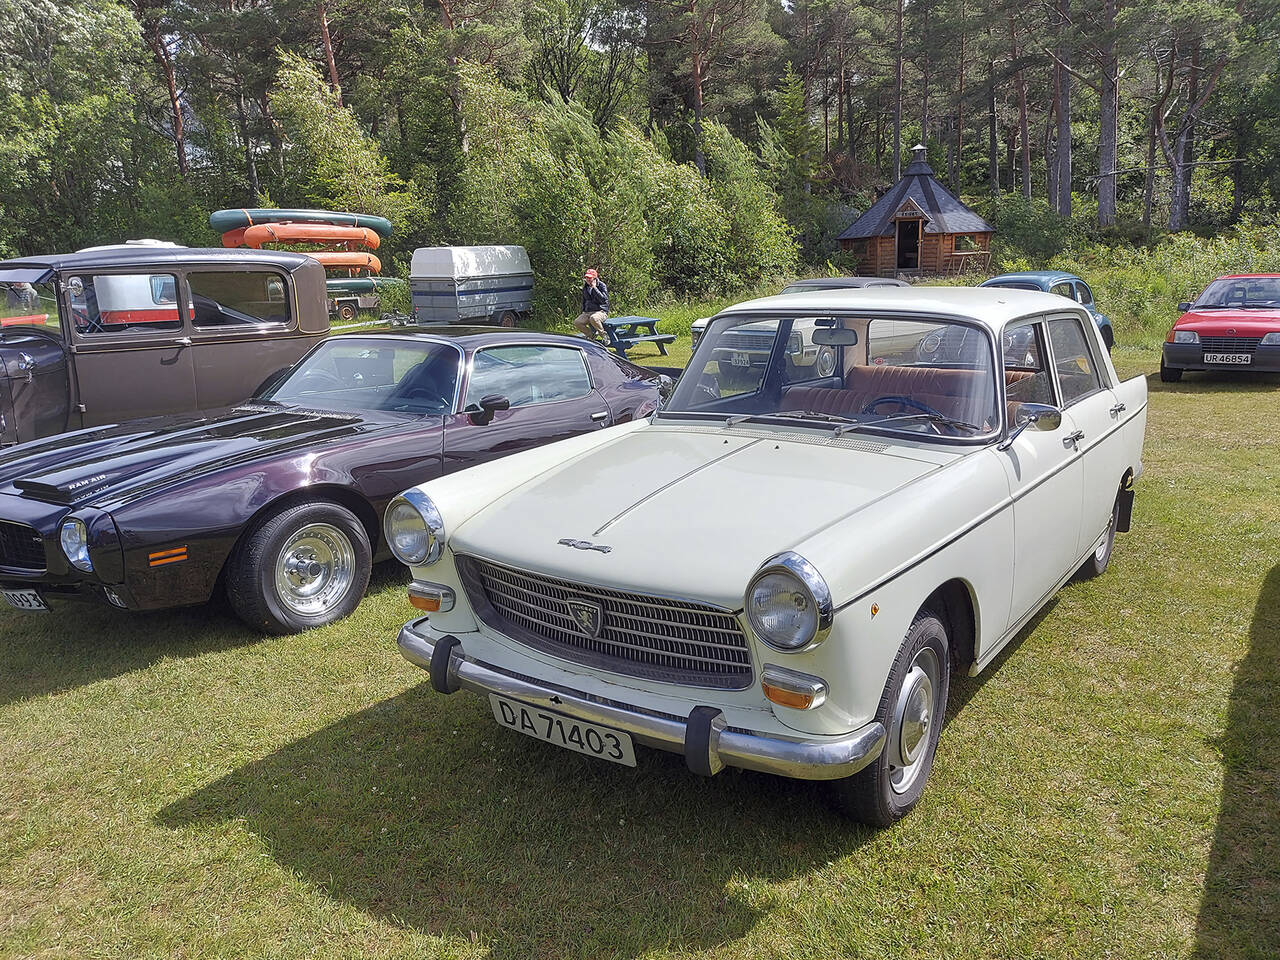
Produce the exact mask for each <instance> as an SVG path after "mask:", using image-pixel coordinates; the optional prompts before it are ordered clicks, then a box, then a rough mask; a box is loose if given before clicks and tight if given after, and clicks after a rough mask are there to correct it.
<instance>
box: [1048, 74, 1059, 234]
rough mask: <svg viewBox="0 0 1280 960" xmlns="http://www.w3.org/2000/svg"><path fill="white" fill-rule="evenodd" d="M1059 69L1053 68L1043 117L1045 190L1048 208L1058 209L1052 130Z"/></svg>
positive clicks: (1054, 126)
mask: <svg viewBox="0 0 1280 960" xmlns="http://www.w3.org/2000/svg"><path fill="white" fill-rule="evenodd" d="M1060 73H1061V71H1060V70H1059V69H1058V67H1057V66H1056V65H1055V66H1054V68H1053V79H1052V84H1053V96H1052V97H1050V99H1049V112H1048V113H1047V114H1045V118H1044V178H1045V191H1046V192H1047V193H1048V195H1049V209H1051V210H1055V211H1056V210H1057V209H1058V145H1057V143H1056V142H1055V141H1054V130H1055V129H1056V120H1057V116H1058V75H1059V74H1060Z"/></svg>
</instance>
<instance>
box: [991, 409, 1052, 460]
mask: <svg viewBox="0 0 1280 960" xmlns="http://www.w3.org/2000/svg"><path fill="white" fill-rule="evenodd" d="M1010 426H1012V427H1013V429H1012V430H1011V431H1010V432H1009V436H1007V437H1006V438H1005V439H1004V440H1002V441H1000V443H999V444H998V446H997V447H996V449H998V450H1008V449H1009V447H1011V446H1012V445H1013V441H1014V440H1016V439H1018V434H1020V433H1022V431H1023V430H1026V429H1028V428H1030V429H1032V430H1057V429H1058V428H1059V427H1060V426H1062V411H1061V410H1059V409H1058V408H1057V407H1052V406H1050V405H1049V404H1047V403H1021V404H1019V405H1018V410H1017V413H1016V414H1014V423H1013V424H1010Z"/></svg>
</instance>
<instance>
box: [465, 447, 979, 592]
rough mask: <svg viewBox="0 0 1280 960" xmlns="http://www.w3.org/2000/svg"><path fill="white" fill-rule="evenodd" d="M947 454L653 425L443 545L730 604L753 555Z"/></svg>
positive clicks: (535, 485) (795, 540)
mask: <svg viewBox="0 0 1280 960" xmlns="http://www.w3.org/2000/svg"><path fill="white" fill-rule="evenodd" d="M959 455H961V454H959V453H956V452H952V451H949V450H942V449H938V450H935V449H931V448H928V447H925V446H924V445H914V444H906V443H894V442H892V441H890V442H884V443H882V442H879V441H876V440H871V439H869V438H867V439H864V438H854V437H844V438H841V439H840V440H833V439H832V438H831V437H830V434H828V433H825V432H824V433H817V432H814V431H800V432H797V431H777V432H775V431H772V430H769V429H761V430H751V429H742V428H729V429H725V428H722V427H719V426H716V427H708V428H703V427H695V426H679V425H673V426H665V425H660V424H655V425H652V426H649V427H647V428H643V429H640V430H636V431H634V432H631V433H628V434H625V435H623V436H621V437H620V438H619V439H618V440H616V441H614V442H612V443H608V444H605V445H603V446H601V447H597V448H594V449H592V450H591V451H589V452H587V453H585V454H583V455H581V456H579V457H575V458H571V459H569V460H568V461H566V462H564V463H562V464H560V465H559V466H558V467H556V468H553V469H552V470H550V471H548V472H546V473H544V474H542V475H541V476H539V477H538V478H537V479H536V480H534V481H532V482H529V483H526V484H524V485H522V486H520V487H518V488H516V489H515V490H514V491H512V492H511V493H508V494H507V495H505V496H503V497H500V498H499V499H498V500H497V501H496V502H494V503H493V504H492V505H490V506H488V507H486V508H483V509H481V510H480V511H479V512H477V513H476V514H473V515H472V516H471V517H469V518H468V519H467V520H466V521H465V522H464V523H462V524H461V525H460V527H459V528H458V529H457V530H456V531H450V532H449V543H450V546H451V548H452V549H453V551H454V552H455V553H460V554H471V555H476V556H481V557H484V558H486V559H489V560H493V561H496V562H499V563H506V564H510V565H512V566H516V567H521V568H527V569H533V570H538V571H540V572H543V573H547V574H550V575H552V576H558V577H563V578H565V579H568V580H574V581H580V582H585V583H591V582H594V583H597V584H602V585H608V586H612V587H618V588H621V589H628V590H634V591H637V592H644V593H655V594H662V595H667V596H686V595H690V596H696V598H697V599H701V600H705V601H708V602H712V603H717V604H720V605H722V606H725V607H729V608H733V609H736V608H739V607H741V605H742V595H743V591H744V589H745V588H746V585H747V581H748V580H749V579H750V577H751V575H752V573H753V572H754V571H755V570H756V569H757V568H758V567H759V566H760V564H761V563H762V562H763V561H764V560H765V559H767V558H768V557H770V556H772V555H773V554H775V553H779V552H781V551H784V550H788V549H793V548H795V547H796V546H797V545H798V544H800V543H801V542H803V541H804V540H805V539H807V538H808V537H810V536H811V535H813V534H814V533H816V532H818V531H819V530H822V529H823V528H825V527H827V526H828V525H830V524H831V523H833V522H835V521H837V520H840V519H842V518H844V517H847V516H848V515H849V514H851V513H854V512H856V511H858V510H862V509H864V508H866V507H868V506H869V505H871V504H873V503H875V502H876V501H878V500H880V499H882V498H884V497H886V496H887V495H889V494H892V493H893V492H894V491H896V490H898V489H900V488H901V487H903V486H904V485H906V484H909V483H911V482H913V481H915V480H917V479H919V478H921V477H923V476H925V475H926V474H929V473H931V472H933V471H935V470H937V469H939V468H940V467H941V466H943V465H944V464H945V463H947V462H950V461H951V460H954V459H955V458H956V457H957V456H959ZM564 541H576V542H577V543H576V545H575V544H573V543H570V544H566V543H564ZM592 547H594V549H593V548H592ZM605 547H607V548H608V551H607V552H605V551H604V549H603V548H605Z"/></svg>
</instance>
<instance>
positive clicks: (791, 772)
mask: <svg viewBox="0 0 1280 960" xmlns="http://www.w3.org/2000/svg"><path fill="white" fill-rule="evenodd" d="M425 622H426V618H425V617H423V618H421V619H418V620H411V621H409V622H408V623H406V624H405V625H404V626H403V627H402V628H401V629H400V636H399V638H398V639H397V643H398V644H399V646H400V653H401V654H403V655H404V658H405V659H406V660H408V661H409V662H410V663H413V664H416V665H417V666H419V667H422V668H423V669H424V670H426V671H428V672H429V673H430V675H431V685H432V686H433V687H434V688H435V689H436V690H438V691H439V692H441V693H453V692H454V691H456V690H460V689H467V690H470V691H472V692H473V693H478V694H482V695H484V694H490V693H496V694H498V695H499V696H503V697H510V698H511V699H513V700H519V701H521V702H523V703H527V704H529V705H531V706H536V707H541V708H542V709H544V710H548V711H551V712H553V713H560V714H564V715H566V716H570V717H574V718H576V719H578V720H584V721H586V722H588V723H597V724H600V725H601V726H605V727H612V728H613V729H614V730H623V731H625V732H627V733H629V734H630V735H631V736H632V738H633V739H635V740H637V741H639V742H640V743H643V744H645V745H647V746H650V747H656V748H658V749H659V750H667V751H670V752H671V753H679V754H682V755H683V756H684V758H685V762H686V763H687V764H688V765H689V769H690V770H692V771H693V772H694V773H699V774H702V775H704V776H711V775H712V774H715V773H718V772H719V771H720V770H722V769H723V768H724V767H741V768H743V769H745V770H758V771H760V772H762V773H772V774H776V775H777V776H781V777H792V778H795V779H798V780H838V779H840V778H841V777H847V776H849V775H851V774H854V773H857V772H858V771H859V770H861V769H862V768H863V767H865V766H866V765H867V764H868V763H870V762H871V761H872V760H874V759H875V758H876V757H878V756H879V755H880V751H881V750H882V749H883V748H884V740H885V731H884V726H883V725H881V724H880V723H877V722H872V723H868V724H867V725H866V726H864V727H860V728H859V729H857V730H854V731H853V732H852V733H847V734H844V735H843V736H839V737H822V738H814V739H812V740H803V741H798V740H782V739H779V738H777V737H770V736H764V735H762V734H756V733H744V732H740V731H737V730H731V729H729V727H728V724H727V722H726V720H725V718H724V714H723V713H721V712H720V710H718V709H717V708H715V707H708V706H695V707H694V708H693V709H692V711H691V712H690V714H689V717H688V719H686V720H680V719H676V718H673V717H670V716H667V715H665V714H655V713H650V712H647V711H645V710H642V709H640V708H639V707H633V706H629V705H627V704H623V703H618V702H616V701H612V700H609V701H606V700H602V699H599V698H596V697H592V696H589V695H587V694H584V693H581V692H579V691H575V690H571V689H568V688H564V687H559V686H556V685H554V684H550V683H546V682H544V681H536V680H532V679H528V678H525V677H523V676H518V675H514V674H510V673H506V672H505V671H503V670H501V669H500V668H498V667H494V666H490V665H488V664H484V663H479V662H477V661H475V660H469V659H467V656H466V654H465V652H464V651H463V649H462V643H461V641H459V640H458V638H457V637H453V636H447V635H446V636H440V637H435V638H432V637H429V636H427V635H426V634H425V633H424V632H423V631H422V630H421V627H422V626H423V625H424V624H425Z"/></svg>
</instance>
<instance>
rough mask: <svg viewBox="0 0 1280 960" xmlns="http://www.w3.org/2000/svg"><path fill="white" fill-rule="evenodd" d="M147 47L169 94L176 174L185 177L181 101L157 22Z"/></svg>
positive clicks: (175, 76) (150, 33) (185, 160)
mask: <svg viewBox="0 0 1280 960" xmlns="http://www.w3.org/2000/svg"><path fill="white" fill-rule="evenodd" d="M147 46H149V47H150V48H151V53H152V55H153V56H154V57H155V58H156V63H158V64H159V65H160V70H161V71H162V72H163V73H164V82H165V87H166V89H167V90H168V93H169V109H170V111H172V114H173V144H174V149H176V150H177V153H178V173H180V174H182V176H184V177H185V176H186V175H187V171H188V170H189V169H190V167H189V164H188V162H187V137H186V132H185V126H184V124H183V122H182V99H181V97H179V96H178V79H177V75H176V72H175V70H174V66H173V58H172V57H171V56H170V55H169V47H168V45H167V44H166V43H165V40H164V32H163V30H162V29H161V27H160V23H159V21H155V22H153V23H151V24H149V28H148V30H147Z"/></svg>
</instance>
